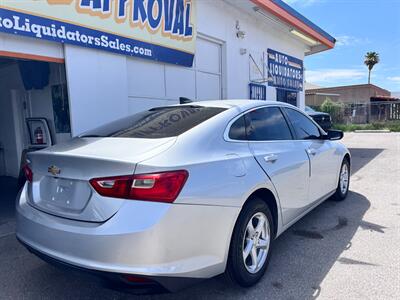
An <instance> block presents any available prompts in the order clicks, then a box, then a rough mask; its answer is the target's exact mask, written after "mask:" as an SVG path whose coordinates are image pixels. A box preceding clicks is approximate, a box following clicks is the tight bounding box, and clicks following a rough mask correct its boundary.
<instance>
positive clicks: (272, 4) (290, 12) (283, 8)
mask: <svg viewBox="0 0 400 300" xmlns="http://www.w3.org/2000/svg"><path fill="white" fill-rule="evenodd" d="M251 1H252V2H253V3H254V4H256V5H257V6H259V7H260V8H262V9H264V10H265V11H267V12H269V13H272V14H273V15H275V16H276V17H278V18H280V19H282V20H283V21H285V22H286V23H288V24H290V25H291V26H293V27H294V28H296V29H298V30H300V31H302V32H303V33H305V34H307V35H309V36H311V37H312V38H314V39H316V40H317V41H319V42H320V43H321V44H323V45H325V46H326V47H328V49H332V48H333V47H334V46H335V42H336V39H335V38H334V37H332V36H331V35H330V34H328V33H327V32H326V31H324V30H323V29H321V28H320V27H319V26H317V25H316V24H314V23H313V22H311V21H310V20H309V19H307V18H306V17H304V16H303V15H302V14H300V13H299V12H297V11H296V10H295V9H293V8H292V7H290V6H289V5H288V4H286V3H285V2H283V1H282V0H251Z"/></svg>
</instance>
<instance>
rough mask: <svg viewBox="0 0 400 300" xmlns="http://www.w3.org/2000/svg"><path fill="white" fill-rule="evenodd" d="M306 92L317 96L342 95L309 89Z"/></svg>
mask: <svg viewBox="0 0 400 300" xmlns="http://www.w3.org/2000/svg"><path fill="white" fill-rule="evenodd" d="M305 93H306V95H317V96H338V97H340V94H332V93H318V92H309V90H306V91H305Z"/></svg>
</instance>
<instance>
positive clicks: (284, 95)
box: [276, 89, 297, 106]
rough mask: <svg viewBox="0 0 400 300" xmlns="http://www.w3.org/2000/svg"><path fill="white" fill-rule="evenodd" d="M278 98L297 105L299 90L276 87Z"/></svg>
mask: <svg viewBox="0 0 400 300" xmlns="http://www.w3.org/2000/svg"><path fill="white" fill-rule="evenodd" d="M276 100H277V101H280V102H285V103H289V104H291V105H294V106H297V92H294V91H291V90H284V89H276Z"/></svg>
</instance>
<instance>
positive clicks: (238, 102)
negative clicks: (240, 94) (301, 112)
mask: <svg viewBox="0 0 400 300" xmlns="http://www.w3.org/2000/svg"><path fill="white" fill-rule="evenodd" d="M182 105H189V106H190V105H199V106H208V107H221V108H228V109H229V108H233V107H239V108H241V109H242V110H247V109H251V108H253V107H259V106H265V105H279V106H286V107H294V108H296V107H295V106H293V105H290V104H287V103H283V102H278V101H268V100H250V99H224V100H207V101H196V102H190V103H187V104H182Z"/></svg>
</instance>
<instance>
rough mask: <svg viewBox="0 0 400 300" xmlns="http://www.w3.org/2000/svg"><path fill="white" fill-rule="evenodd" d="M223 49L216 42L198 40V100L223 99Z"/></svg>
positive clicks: (196, 62) (195, 64)
mask: <svg viewBox="0 0 400 300" xmlns="http://www.w3.org/2000/svg"><path fill="white" fill-rule="evenodd" d="M221 56H222V49H221V45H220V44H217V43H215V42H212V41H209V40H205V39H201V38H199V39H197V46H196V55H195V57H196V58H195V62H194V69H195V73H196V99H199V100H205V99H221V98H222V74H221V73H222V72H221V69H222V59H221Z"/></svg>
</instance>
